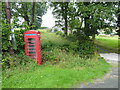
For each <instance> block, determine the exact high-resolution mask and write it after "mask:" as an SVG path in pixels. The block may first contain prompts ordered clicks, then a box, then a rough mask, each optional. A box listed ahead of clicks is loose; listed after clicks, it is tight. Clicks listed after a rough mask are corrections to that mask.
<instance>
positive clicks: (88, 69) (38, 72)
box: [2, 31, 110, 88]
mask: <svg viewBox="0 0 120 90" xmlns="http://www.w3.org/2000/svg"><path fill="white" fill-rule="evenodd" d="M41 44H42V60H43V63H42V65H40V66H37V64H36V63H35V62H33V61H30V62H28V63H27V64H26V65H19V66H18V67H13V68H10V69H6V70H4V71H3V78H2V80H3V82H2V87H3V88H71V87H73V86H76V85H77V84H80V83H82V82H88V81H91V80H92V79H95V78H99V77H101V76H103V75H104V74H105V73H106V72H107V71H108V70H109V67H110V65H109V64H108V63H106V61H105V60H104V59H102V58H99V56H97V55H96V56H95V57H94V58H91V59H84V58H81V57H80V56H79V54H78V53H73V51H69V52H67V50H65V49H66V48H67V46H66V48H65V49H64V48H62V49H61V47H62V46H65V45H68V44H71V42H70V41H68V40H66V39H65V38H63V37H61V36H60V35H56V34H54V33H50V32H46V31H41ZM71 45H72V44H71ZM76 87H77V86H76Z"/></svg>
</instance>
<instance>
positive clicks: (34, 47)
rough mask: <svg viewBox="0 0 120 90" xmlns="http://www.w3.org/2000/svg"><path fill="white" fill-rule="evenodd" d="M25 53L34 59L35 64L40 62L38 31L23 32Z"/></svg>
mask: <svg viewBox="0 0 120 90" xmlns="http://www.w3.org/2000/svg"><path fill="white" fill-rule="evenodd" d="M24 43H25V45H24V50H25V55H26V56H29V57H30V58H33V59H36V61H37V64H38V65H40V64H41V47H40V32H39V31H36V30H29V31H26V32H24Z"/></svg>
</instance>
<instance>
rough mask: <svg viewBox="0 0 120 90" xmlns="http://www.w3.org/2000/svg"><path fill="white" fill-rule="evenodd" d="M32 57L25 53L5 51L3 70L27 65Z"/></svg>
mask: <svg viewBox="0 0 120 90" xmlns="http://www.w3.org/2000/svg"><path fill="white" fill-rule="evenodd" d="M30 61H32V59H30V58H28V57H27V56H25V55H24V53H23V52H22V53H19V54H18V55H10V54H9V53H4V54H3V58H2V68H3V70H5V69H8V68H12V67H17V66H19V65H26V64H27V63H28V62H30Z"/></svg>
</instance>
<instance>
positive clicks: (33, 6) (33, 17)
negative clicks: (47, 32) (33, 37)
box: [30, 2, 35, 29]
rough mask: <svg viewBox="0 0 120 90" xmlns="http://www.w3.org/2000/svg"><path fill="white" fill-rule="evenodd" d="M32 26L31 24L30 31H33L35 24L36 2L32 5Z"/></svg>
mask: <svg viewBox="0 0 120 90" xmlns="http://www.w3.org/2000/svg"><path fill="white" fill-rule="evenodd" d="M31 21H32V22H31V24H30V29H33V27H32V25H34V22H35V2H33V5H32V20H31Z"/></svg>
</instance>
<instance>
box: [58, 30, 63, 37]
mask: <svg viewBox="0 0 120 90" xmlns="http://www.w3.org/2000/svg"><path fill="white" fill-rule="evenodd" d="M56 34H57V35H61V36H64V33H63V32H61V31H56Z"/></svg>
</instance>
